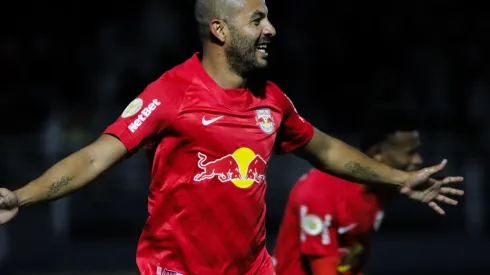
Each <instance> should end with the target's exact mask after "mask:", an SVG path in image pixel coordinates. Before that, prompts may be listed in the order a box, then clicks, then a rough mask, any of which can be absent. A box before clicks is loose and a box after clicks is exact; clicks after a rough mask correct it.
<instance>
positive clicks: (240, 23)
mask: <svg viewBox="0 0 490 275" xmlns="http://www.w3.org/2000/svg"><path fill="white" fill-rule="evenodd" d="M243 1H244V7H243V8H241V9H239V10H238V11H237V12H236V13H235V14H234V16H233V18H232V19H230V20H228V22H227V25H228V31H229V33H228V36H227V39H226V41H225V44H224V47H225V53H226V57H227V60H228V64H229V66H230V68H231V69H232V70H233V71H235V72H237V73H246V72H250V71H252V70H256V69H262V68H266V67H267V65H268V62H267V58H268V56H269V53H268V45H269V43H270V42H271V40H272V37H274V36H275V35H276V30H275V29H274V26H272V24H271V23H270V22H269V19H268V18H267V14H268V10H267V6H266V5H265V1H264V0H243Z"/></svg>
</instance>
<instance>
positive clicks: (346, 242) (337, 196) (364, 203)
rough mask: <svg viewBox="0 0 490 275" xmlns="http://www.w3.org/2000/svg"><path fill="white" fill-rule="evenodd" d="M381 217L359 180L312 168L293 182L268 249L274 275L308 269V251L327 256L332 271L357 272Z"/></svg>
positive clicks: (307, 271)
mask: <svg viewBox="0 0 490 275" xmlns="http://www.w3.org/2000/svg"><path fill="white" fill-rule="evenodd" d="M382 219H383V211H382V209H381V204H380V201H379V200H378V197H377V196H376V195H374V194H372V193H368V192H366V190H365V188H364V186H363V185H360V184H355V183H352V182H348V181H345V180H343V179H340V178H337V177H334V176H331V175H329V174H326V173H323V172H322V171H320V170H317V169H313V170H311V171H310V172H309V173H307V174H305V175H304V176H303V177H301V178H300V180H299V181H298V182H297V184H296V185H295V186H294V187H293V190H292V191H291V194H290V196H289V201H288V204H287V206H286V211H285V214H284V218H283V221H282V224H281V227H280V230H279V236H278V239H277V243H276V247H275V250H274V254H273V256H274V260H275V266H276V267H275V269H276V273H277V275H283V274H288V275H307V274H312V273H311V270H310V269H309V264H308V261H307V257H308V256H333V257H336V258H337V259H338V261H339V265H338V267H337V272H338V274H346V275H347V274H349V275H353V274H356V275H357V274H361V272H362V268H363V267H364V264H365V261H366V259H367V256H368V253H369V246H370V241H371V237H372V234H373V232H374V231H375V230H376V229H377V228H378V227H379V225H380V223H381V221H382Z"/></svg>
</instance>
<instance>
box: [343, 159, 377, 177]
mask: <svg viewBox="0 0 490 275" xmlns="http://www.w3.org/2000/svg"><path fill="white" fill-rule="evenodd" d="M345 169H347V170H349V171H350V172H351V174H352V175H354V176H357V177H362V178H364V179H367V180H377V179H379V176H378V174H377V173H376V172H374V171H373V170H371V168H369V167H363V166H361V164H360V163H359V162H356V161H349V162H347V164H345Z"/></svg>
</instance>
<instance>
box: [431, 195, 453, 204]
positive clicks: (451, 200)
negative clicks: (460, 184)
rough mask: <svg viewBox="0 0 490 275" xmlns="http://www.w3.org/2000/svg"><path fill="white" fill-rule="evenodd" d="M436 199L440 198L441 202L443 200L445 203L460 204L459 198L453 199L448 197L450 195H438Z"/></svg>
mask: <svg viewBox="0 0 490 275" xmlns="http://www.w3.org/2000/svg"><path fill="white" fill-rule="evenodd" d="M436 200H438V201H440V202H443V203H445V204H451V205H458V201H457V200H453V199H451V198H448V197H446V196H444V195H437V197H436Z"/></svg>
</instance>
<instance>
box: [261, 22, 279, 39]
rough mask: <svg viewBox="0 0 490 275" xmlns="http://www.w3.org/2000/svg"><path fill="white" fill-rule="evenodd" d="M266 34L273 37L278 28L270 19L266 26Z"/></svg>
mask: <svg viewBox="0 0 490 275" xmlns="http://www.w3.org/2000/svg"><path fill="white" fill-rule="evenodd" d="M264 35H265V36H267V37H271V38H272V37H274V36H276V28H274V26H273V25H272V23H271V22H270V21H269V20H267V23H266V25H265V27H264Z"/></svg>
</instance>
